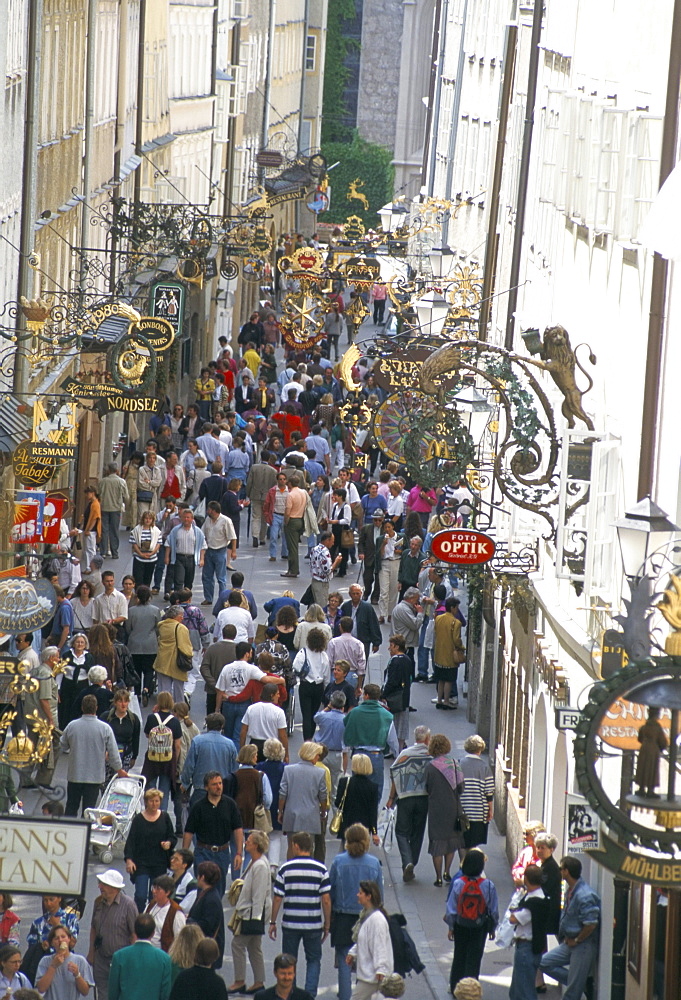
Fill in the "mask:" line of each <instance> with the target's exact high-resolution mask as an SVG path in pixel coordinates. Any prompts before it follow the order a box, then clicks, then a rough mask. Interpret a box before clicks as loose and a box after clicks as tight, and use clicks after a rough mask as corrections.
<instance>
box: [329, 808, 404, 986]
mask: <svg viewBox="0 0 681 1000" xmlns="http://www.w3.org/2000/svg"><path fill="white" fill-rule="evenodd" d="M370 847H371V838H370V836H369V831H368V830H367V828H366V827H365V826H362V824H361V823H353V825H352V826H349V827H348V828H347V830H346V831H345V850H344V851H342V852H341V853H340V854H337V855H336V857H335V858H334V859H333V861H332V862H331V868H330V869H329V880H330V882H331V947H332V948H335V951H336V966H337V968H338V997H339V1000H350V994H351V993H352V974H351V971H350V967H349V966H348V965H347V964H346V961H345V959H346V958H347V955H348V952H349V951H350V948H351V947H352V931H353V928H354V926H355V924H356V923H357V918H358V916H359V914H360V912H361V909H362V907H361V904H360V902H359V900H358V898H357V893H358V891H359V887H360V883H361V882H362V881H363V880H364V881H371V882H375V883H376V885H377V886H378V889H379V892H380V893H381V895H383V870H382V868H381V863H380V861H379V860H378V858H375V857H374V856H373V855H372V854H369V848H370ZM391 971H392V970H391Z"/></svg>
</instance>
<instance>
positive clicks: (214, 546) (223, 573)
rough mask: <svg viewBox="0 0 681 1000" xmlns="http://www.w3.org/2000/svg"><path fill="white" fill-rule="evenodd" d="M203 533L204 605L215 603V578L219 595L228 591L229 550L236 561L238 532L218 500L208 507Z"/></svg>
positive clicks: (212, 501) (202, 576)
mask: <svg viewBox="0 0 681 1000" xmlns="http://www.w3.org/2000/svg"><path fill="white" fill-rule="evenodd" d="M206 515H207V516H206V520H205V521H204V522H203V533H204V535H205V536H206V546H207V547H206V551H205V553H204V560H203V573H202V574H201V579H202V583H203V597H204V600H203V601H202V602H201V603H202V604H208V605H210V604H212V603H213V577H214V576H215V577H217V581H218V593H220V592H221V591H223V590H226V589H227V549H228V548H229V549H230V552H231V558H232V559H236V532H235V531H234V525H233V524H232V522H231V520H230V518H228V517H227V516H226V515H225V514H223V513H221V508H220V504H219V503H218V502H217V500H211V502H210V503H209V504H208V506H207V507H206Z"/></svg>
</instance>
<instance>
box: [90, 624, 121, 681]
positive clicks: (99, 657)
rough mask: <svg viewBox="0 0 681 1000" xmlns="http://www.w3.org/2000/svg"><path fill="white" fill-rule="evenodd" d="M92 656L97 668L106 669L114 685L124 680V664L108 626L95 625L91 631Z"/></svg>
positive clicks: (108, 677)
mask: <svg viewBox="0 0 681 1000" xmlns="http://www.w3.org/2000/svg"><path fill="white" fill-rule="evenodd" d="M89 638H90V655H91V656H92V659H93V661H94V665H95V666H99V667H104V669H105V670H106V676H107V679H108V680H109V681H111V683H112V684H118V683H119V682H120V681H122V680H123V664H122V663H121V659H120V657H119V655H118V653H117V652H116V649H115V647H114V644H113V642H112V639H111V633H110V631H109V629H108V627H107V626H106V625H93V626H92V628H91V629H90V636H89Z"/></svg>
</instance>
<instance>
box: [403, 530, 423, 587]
mask: <svg viewBox="0 0 681 1000" xmlns="http://www.w3.org/2000/svg"><path fill="white" fill-rule="evenodd" d="M422 545H423V539H422V538H421V536H420V535H413V536H412V537H411V538H410V539H409V548H408V549H407V550H406V552H403V553H402V555H401V556H400V568H399V571H398V574H397V582H398V583H399V585H400V594H404V592H405V590H407V589H408V588H409V587H416V586H417V585H418V582H419V573H420V572H421V567H422V566H423V564H424V562H425V561H426V557H425V556H424V555H422V554H421V546H422Z"/></svg>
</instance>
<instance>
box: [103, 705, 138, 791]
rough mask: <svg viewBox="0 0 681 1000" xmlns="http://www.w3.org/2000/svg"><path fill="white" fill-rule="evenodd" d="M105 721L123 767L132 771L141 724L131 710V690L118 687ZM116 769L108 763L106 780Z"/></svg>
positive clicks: (136, 756)
mask: <svg viewBox="0 0 681 1000" xmlns="http://www.w3.org/2000/svg"><path fill="white" fill-rule="evenodd" d="M104 721H105V722H106V724H107V725H108V726H110V728H111V729H112V731H113V734H114V737H115V739H116V746H117V747H118V752H119V753H120V755H121V767H122V768H123V770H124V771H130V770H131V769H132V768H133V767H134V766H135V764H136V763H137V758H138V756H139V752H140V730H141V728H142V727H141V724H140V719H139V716H138V715H135V713H134V712H131V711H130V692H129V691H127V690H126V689H125V688H118V690H117V691H116V692H115V694H114V699H113V706H112V708H111V710H110V711H109V714H108V715H106V716H105V717H104ZM113 775H114V771H113V770H112V769H111V768H110V767H109V765H108V763H107V765H106V780H107V782H108V781H111V778H112V777H113Z"/></svg>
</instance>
